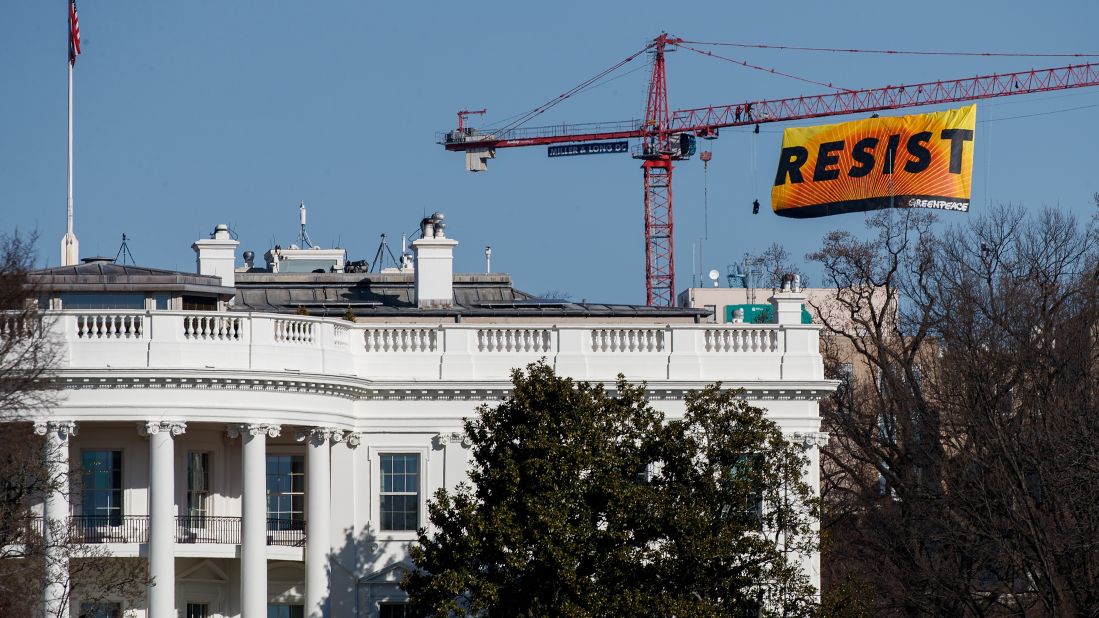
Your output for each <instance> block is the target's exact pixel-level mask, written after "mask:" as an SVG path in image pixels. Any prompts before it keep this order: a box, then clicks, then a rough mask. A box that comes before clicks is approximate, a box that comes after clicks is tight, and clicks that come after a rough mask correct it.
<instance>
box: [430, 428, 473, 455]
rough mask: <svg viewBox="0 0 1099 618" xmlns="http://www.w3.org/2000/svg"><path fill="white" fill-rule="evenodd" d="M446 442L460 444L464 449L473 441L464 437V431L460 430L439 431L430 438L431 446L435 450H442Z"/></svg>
mask: <svg viewBox="0 0 1099 618" xmlns="http://www.w3.org/2000/svg"><path fill="white" fill-rule="evenodd" d="M448 444H460V445H461V446H462V448H466V449H467V448H469V447H471V446H473V443H472V442H470V440H469V438H468V437H466V434H465V432H461V431H455V432H451V433H439V434H435V436H434V437H432V438H431V447H432V448H433V449H434V450H436V451H441V450H443V449H444V448H446V446H447V445H448Z"/></svg>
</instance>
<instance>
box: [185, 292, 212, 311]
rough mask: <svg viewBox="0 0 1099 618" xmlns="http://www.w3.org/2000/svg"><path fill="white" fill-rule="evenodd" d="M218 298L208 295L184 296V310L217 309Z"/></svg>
mask: <svg viewBox="0 0 1099 618" xmlns="http://www.w3.org/2000/svg"><path fill="white" fill-rule="evenodd" d="M217 309H218V299H216V298H210V297H208V296H187V295H184V296H183V310H184V311H217Z"/></svg>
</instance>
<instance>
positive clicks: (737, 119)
mask: <svg viewBox="0 0 1099 618" xmlns="http://www.w3.org/2000/svg"><path fill="white" fill-rule="evenodd" d="M735 122H740V106H739V105H737V106H736V120H735Z"/></svg>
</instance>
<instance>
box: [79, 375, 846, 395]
mask: <svg viewBox="0 0 1099 618" xmlns="http://www.w3.org/2000/svg"><path fill="white" fill-rule="evenodd" d="M643 382H645V381H641V380H639V381H633V382H631V384H641V383H643ZM57 383H58V384H59V385H60V387H61V388H62V389H63V390H89V389H90V390H127V389H136V390H171V389H175V390H231V391H260V392H270V393H299V394H310V395H323V396H329V397H338V398H341V399H349V400H354V401H404V400H413V401H499V400H502V399H504V398H506V397H507V396H508V395H509V394H510V393H511V390H512V384H511V382H510V381H504V380H484V381H473V380H471V381H456V380H438V381H434V382H424V381H390V380H370V379H367V378H357V377H353V376H333V375H319V374H286V373H274V372H242V371H225V370H209V371H200V370H170V369H165V370H149V369H139V370H127V369H111V370H108V371H88V370H62V371H59V372H58V374H57ZM595 383H601V384H603V385H604V386H605V387H606V388H607V389H608V390H611V391H613V390H614V389H615V387H616V385H617V382H615V381H602V382H600V381H595ZM648 384H649V385H648V388H647V389H646V390H647V392H648V398H649V400H651V401H680V400H682V399H683V398H684V397H686V395H687V393H689V392H691V391H696V390H699V389H702V388H704V387H706V386H708V385H709V384H711V382H709V381H705V380H697V381H696V380H690V381H663V380H662V381H660V382H659V386H654V385H652V383H651V382H650V383H648ZM837 384H838V383H837V382H836V381H834V380H812V381H778V380H776V381H751V382H738V381H729V382H723V383H722V388H723V389H744V396H745V398H746V399H749V400H753V401H774V400H777V401H819V400H820V399H822V398H824V397H825V396H827V395H828V394H829V393H830V392H832V391H833V390H835V388H836V385H837Z"/></svg>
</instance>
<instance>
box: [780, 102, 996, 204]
mask: <svg viewBox="0 0 1099 618" xmlns="http://www.w3.org/2000/svg"><path fill="white" fill-rule="evenodd" d="M976 121H977V107H976V106H975V105H969V106H967V107H963V108H960V109H953V110H948V111H945V112H933V113H930V114H915V115H911V116H901V117H899V118H868V119H866V120H856V121H854V122H844V123H841V124H830V125H822V126H816V127H804V128H794V129H786V130H785V131H784V132H783V135H782V154H781V155H780V156H779V161H778V172H777V173H776V175H775V186H774V187H773V188H772V189H771V207H772V208H773V209H774V211H775V214H777V215H779V216H782V217H798V218H804V217H823V216H826V215H835V214H841V213H845V212H862V211H867V210H876V209H879V208H890V207H893V208H937V209H940V210H954V211H959V212H967V211H968V210H969V195H970V185H971V180H972V175H973V132H974V128H975V127H976Z"/></svg>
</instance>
